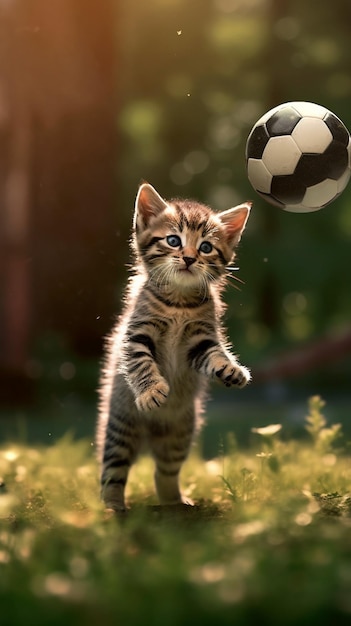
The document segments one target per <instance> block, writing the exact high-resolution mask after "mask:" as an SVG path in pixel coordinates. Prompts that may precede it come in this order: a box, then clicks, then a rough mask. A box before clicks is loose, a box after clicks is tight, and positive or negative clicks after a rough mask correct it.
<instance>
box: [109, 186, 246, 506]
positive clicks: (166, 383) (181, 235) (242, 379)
mask: <svg viewBox="0 0 351 626" xmlns="http://www.w3.org/2000/svg"><path fill="white" fill-rule="evenodd" d="M249 210H250V205H249V204H243V205H240V206H239V207H236V208H233V209H230V210H229V211H225V212H223V213H217V214H216V213H214V212H212V211H211V210H210V209H209V208H208V207H206V206H204V205H201V204H198V203H196V202H191V201H188V200H184V201H180V200H175V201H172V202H165V201H164V200H163V199H162V198H161V197H160V196H159V195H158V193H157V192H156V191H155V189H154V188H153V187H151V185H148V184H144V185H142V186H141V187H140V189H139V192H138V195H137V199H136V206H135V216H134V228H133V249H134V252H135V256H136V265H135V268H136V272H135V275H134V276H133V278H132V280H131V282H130V285H129V287H128V290H127V294H126V298H125V308H124V311H123V313H122V315H121V316H120V319H119V320H118V322H117V324H116V326H115V328H114V330H113V332H112V334H111V336H110V337H109V340H108V344H107V350H106V354H107V356H106V361H105V367H104V370H103V373H102V380H101V390H100V414H99V420H98V428H97V443H98V449H99V454H100V459H101V467H102V469H101V487H102V496H103V499H104V500H105V503H106V505H107V506H108V507H109V508H112V509H115V510H124V508H125V499H124V491H125V485H126V482H127V478H128V472H129V469H130V466H131V465H132V463H133V462H134V461H135V459H136V457H137V455H138V453H139V451H140V450H141V448H142V447H144V446H145V444H147V447H148V448H149V450H150V451H151V453H152V455H153V457H154V459H155V465H156V471H155V484H156V489H157V493H158V497H159V500H160V502H161V503H162V504H172V503H178V502H181V501H183V500H182V497H181V494H180V490H179V485H178V476H179V471H180V468H181V466H182V464H183V462H184V460H185V459H186V457H187V454H188V452H189V448H190V445H191V442H192V439H193V435H194V433H195V431H196V430H197V428H198V426H199V424H200V422H201V418H200V416H201V410H202V400H203V397H204V391H205V388H206V382H207V381H208V380H209V379H216V378H217V379H219V380H220V381H222V383H223V384H224V385H226V386H227V387H230V386H235V387H243V386H244V385H246V384H247V382H248V381H249V380H250V373H249V371H248V370H247V369H246V368H245V367H243V366H241V365H240V364H239V363H238V361H237V359H236V357H235V356H234V355H233V354H232V353H231V351H230V348H229V346H228V345H227V342H226V339H225V337H224V332H223V329H222V326H221V321H220V319H221V316H222V313H223V304H222V301H221V292H222V289H223V286H224V280H225V272H226V268H227V266H228V264H229V263H230V262H231V261H232V260H233V257H234V248H235V246H236V245H237V243H238V242H239V240H240V237H241V234H242V232H243V230H244V228H245V224H246V221H247V218H248V215H249Z"/></svg>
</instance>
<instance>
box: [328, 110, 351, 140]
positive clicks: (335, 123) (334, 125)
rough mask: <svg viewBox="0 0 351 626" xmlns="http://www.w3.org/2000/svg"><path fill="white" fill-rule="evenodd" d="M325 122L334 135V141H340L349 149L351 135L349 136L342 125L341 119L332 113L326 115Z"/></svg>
mask: <svg viewBox="0 0 351 626" xmlns="http://www.w3.org/2000/svg"><path fill="white" fill-rule="evenodd" d="M323 121H324V122H325V123H326V125H327V126H328V128H329V130H330V132H331V134H332V135H333V139H335V140H336V141H339V142H340V143H341V144H342V145H343V146H345V148H347V146H348V144H349V137H350V135H349V131H348V130H347V128H346V126H345V125H344V124H343V123H342V121H341V120H339V118H338V117H336V115H334V114H333V113H330V112H328V113H326V115H325V116H324V118H323Z"/></svg>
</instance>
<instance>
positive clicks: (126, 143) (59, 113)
mask: <svg viewBox="0 0 351 626" xmlns="http://www.w3.org/2000/svg"><path fill="white" fill-rule="evenodd" d="M0 30H1V33H2V38H1V45H0V48H1V49H0V96H1V97H0V131H1V133H0V134H1V137H2V142H3V146H4V150H3V151H2V156H1V161H2V162H3V168H2V172H1V174H0V176H1V178H2V181H3V190H5V191H1V192H0V195H1V194H2V208H0V223H1V224H2V227H1V235H0V238H1V239H0V241H1V247H2V252H3V254H2V267H1V274H0V295H1V304H0V317H1V331H0V347H1V354H2V357H1V359H0V364H1V368H0V382H1V390H2V391H1V397H2V399H3V400H4V402H5V403H7V404H9V403H13V402H15V403H17V402H19V401H21V402H23V403H26V402H29V401H33V400H34V402H35V401H38V398H39V399H40V401H41V402H42V403H43V406H45V403H48V402H50V398H51V399H52V398H56V399H57V398H59V399H60V402H61V401H62V398H66V399H67V397H71V396H72V394H73V395H74V394H77V393H81V394H83V395H84V394H89V393H90V394H91V393H94V392H95V389H96V386H97V371H98V366H99V361H100V359H101V354H102V342H103V337H104V335H105V333H106V332H108V330H109V329H110V327H111V325H112V323H113V319H114V315H115V313H118V312H119V310H120V307H121V294H122V290H123V286H124V285H125V282H126V280H127V268H126V264H127V263H128V262H130V260H129V251H128V238H129V235H130V229H131V220H132V212H133V205H134V198H135V195H136V191H137V188H138V185H139V183H140V182H141V181H142V180H147V181H148V182H150V183H152V184H153V185H154V186H155V187H156V188H157V189H158V191H159V193H160V194H161V195H162V196H164V197H166V198H172V197H176V196H185V197H192V198H196V199H198V200H200V201H202V202H205V203H208V204H209V205H211V206H212V207H213V208H214V209H215V210H223V209H226V208H229V207H231V206H233V205H235V204H236V203H239V202H241V201H243V200H246V199H250V200H253V202H254V206H253V211H252V216H251V218H250V221H249V225H248V227H247V232H246V233H245V236H244V238H243V240H242V242H241V245H240V249H239V251H238V260H237V261H238V265H239V266H240V272H238V275H239V277H240V278H241V280H243V281H244V285H238V286H240V290H239V291H238V290H236V289H234V288H233V287H232V286H229V287H228V290H227V294H226V298H227V302H228V304H229V306H228V313H227V325H228V328H229V334H230V336H231V338H232V340H233V343H234V345H235V348H236V349H237V351H238V352H239V354H240V355H241V358H242V362H243V363H245V364H246V365H249V366H250V367H252V369H253V372H254V375H255V374H256V382H254V383H253V385H252V388H251V390H250V392H248V393H251V394H252V393H255V390H258V389H259V388H260V385H261V386H263V387H267V388H268V387H269V388H274V389H277V388H278V387H279V389H282V386H283V387H284V389H290V387H291V386H292V387H291V388H292V389H293V390H294V389H297V388H298V387H301V388H303V389H305V388H306V385H307V387H308V386H309V385H311V386H313V388H312V389H310V388H309V391H313V392H316V391H318V392H321V393H322V394H323V395H325V394H324V387H328V385H329V387H330V388H333V389H335V390H336V391H339V392H341V391H343V392H344V391H348V385H349V378H350V373H351V363H350V351H351V347H350V343H351V341H350V333H351V324H350V318H351V290H350V278H349V274H348V266H349V262H350V242H351V207H350V194H351V190H350V187H349V188H347V189H346V191H345V192H344V193H343V194H342V196H341V197H340V198H339V199H338V200H337V201H335V202H334V203H333V204H332V205H330V206H329V207H327V208H325V209H324V210H322V211H320V212H317V213H312V214H310V215H306V214H302V215H301V214H293V213H284V212H282V211H280V210H279V209H277V208H275V207H272V206H270V205H268V204H266V203H264V202H263V200H261V199H260V198H259V197H258V196H257V195H256V194H255V192H254V191H253V190H252V188H251V187H250V185H249V182H248V180H247V177H246V171H245V156H244V155H245V143H246V139H247V136H248V133H249V132H250V129H251V127H252V126H253V124H254V123H255V122H256V120H257V119H258V118H259V117H260V116H261V115H262V114H263V113H264V112H265V111H266V110H268V109H269V108H271V107H273V106H275V105H277V104H279V103H281V102H284V101H288V100H310V101H313V102H317V103H320V104H322V105H324V106H326V107H327V108H330V109H331V110H332V111H333V112H334V113H336V114H337V115H338V116H339V117H340V118H341V119H342V120H343V121H344V123H345V124H346V126H347V127H348V128H351V109H350V98H351V56H350V53H349V50H350V34H351V5H350V3H349V0H335V1H334V2H333V3H327V2H316V0H312V1H311V2H305V1H304V0H192V2H191V3H189V2H188V1H187V0H149V1H148V2H145V3H143V2H140V1H138V0H128V1H127V0H118V1H117V0H114V1H113V0H103V1H101V2H98V0H87V1H86V2H83V0H70V1H68V0H62V1H61V2H59V1H58V0H53V2H52V3H51V4H50V8H48V7H47V5H46V2H45V1H44V0H33V1H32V2H31V3H27V2H25V0H17V1H16V2H15V1H14V0H8V1H7V2H5V1H3V2H1V1H0ZM12 104H14V105H15V106H14V108H13V107H12ZM16 129H17V130H16ZM13 215H17V217H16V219H14V220H13V219H12V218H11V217H9V216H13ZM9 224H10V226H11V228H10V226H9ZM11 224H12V225H11ZM16 229H17V230H16ZM14 233H15V234H14ZM89 372H90V374H89ZM306 381H307V382H306ZM48 385H49V388H50V391H49V392H48ZM320 387H322V389H321V388H320ZM245 393H246V392H245ZM226 397H227V396H226ZM55 401H56V400H55ZM65 401H66V400H65Z"/></svg>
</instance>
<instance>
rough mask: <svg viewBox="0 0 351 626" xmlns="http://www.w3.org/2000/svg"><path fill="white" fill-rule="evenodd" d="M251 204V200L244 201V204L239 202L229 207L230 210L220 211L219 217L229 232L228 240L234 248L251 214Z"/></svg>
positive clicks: (227, 232)
mask: <svg viewBox="0 0 351 626" xmlns="http://www.w3.org/2000/svg"><path fill="white" fill-rule="evenodd" d="M251 206H252V203H251V202H244V204H239V206H236V207H233V208H232V209H228V211H223V212H222V213H218V217H219V219H220V220H221V222H222V224H223V226H224V228H225V231H226V234H227V242H228V244H229V245H230V246H231V247H232V248H234V247H235V246H236V245H237V244H238V243H239V241H240V238H241V235H242V233H243V231H244V228H245V226H246V222H247V220H248V217H249V214H250V209H251Z"/></svg>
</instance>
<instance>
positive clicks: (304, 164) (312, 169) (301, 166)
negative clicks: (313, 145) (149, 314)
mask: <svg viewBox="0 0 351 626" xmlns="http://www.w3.org/2000/svg"><path fill="white" fill-rule="evenodd" d="M329 170H330V163H329V158H328V155H326V156H325V154H303V155H302V156H301V158H300V159H299V162H298V164H297V166H296V168H295V172H294V176H295V178H296V180H299V181H300V182H301V183H302V184H303V185H305V187H311V186H312V185H318V183H321V182H323V180H325V179H326V178H330V176H329Z"/></svg>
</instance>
